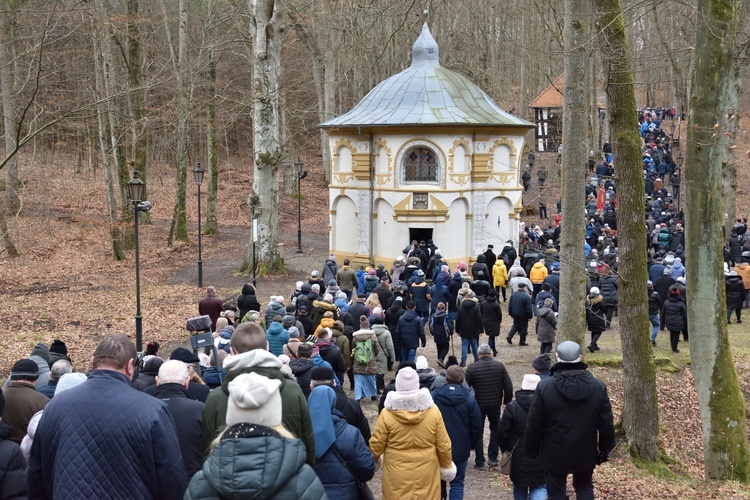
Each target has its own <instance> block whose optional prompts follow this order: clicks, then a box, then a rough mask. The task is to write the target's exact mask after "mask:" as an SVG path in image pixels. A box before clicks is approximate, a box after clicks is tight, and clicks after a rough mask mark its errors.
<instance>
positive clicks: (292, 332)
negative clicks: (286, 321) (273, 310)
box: [288, 326, 299, 339]
mask: <svg viewBox="0 0 750 500" xmlns="http://www.w3.org/2000/svg"><path fill="white" fill-rule="evenodd" d="M288 331H289V338H290V339H296V338H299V329H298V328H297V327H296V326H290V327H289V328H288Z"/></svg>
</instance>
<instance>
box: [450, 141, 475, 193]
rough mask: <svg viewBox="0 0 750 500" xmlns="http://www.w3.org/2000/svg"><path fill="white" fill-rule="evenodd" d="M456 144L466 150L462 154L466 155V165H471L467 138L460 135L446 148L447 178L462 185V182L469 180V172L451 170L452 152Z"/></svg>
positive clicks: (452, 163)
mask: <svg viewBox="0 0 750 500" xmlns="http://www.w3.org/2000/svg"><path fill="white" fill-rule="evenodd" d="M458 146H463V147H464V150H465V151H466V153H465V154H464V156H465V157H466V165H469V166H471V146H470V145H469V141H468V139H465V138H463V137H461V138H460V139H456V140H455V141H453V146H451V148H450V149H449V150H448V178H449V179H450V180H451V181H452V182H454V183H455V184H458V185H459V186H463V185H464V184H466V183H467V182H469V177H470V176H471V172H459V173H454V172H453V167H454V153H455V151H456V148H457V147H458Z"/></svg>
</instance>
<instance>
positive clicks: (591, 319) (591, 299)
mask: <svg viewBox="0 0 750 500" xmlns="http://www.w3.org/2000/svg"><path fill="white" fill-rule="evenodd" d="M606 317H607V311H606V309H605V308H604V298H603V297H602V296H601V295H593V294H592V295H589V296H588V298H587V299H586V328H588V330H589V331H590V332H598V333H601V332H603V331H604V330H606V329H607V321H606Z"/></svg>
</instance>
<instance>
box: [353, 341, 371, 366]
mask: <svg viewBox="0 0 750 500" xmlns="http://www.w3.org/2000/svg"><path fill="white" fill-rule="evenodd" d="M370 361H372V339H370V338H368V339H367V340H365V341H364V342H362V341H359V340H358V341H357V345H356V346H354V362H355V363H362V364H368V363H369V362H370Z"/></svg>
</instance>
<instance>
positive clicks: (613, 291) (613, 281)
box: [599, 274, 618, 306]
mask: <svg viewBox="0 0 750 500" xmlns="http://www.w3.org/2000/svg"><path fill="white" fill-rule="evenodd" d="M617 281H618V280H617V276H615V275H614V274H603V275H602V276H601V277H600V278H599V293H601V295H602V300H603V302H604V304H605V305H608V306H615V305H617V285H618V283H617Z"/></svg>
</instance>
